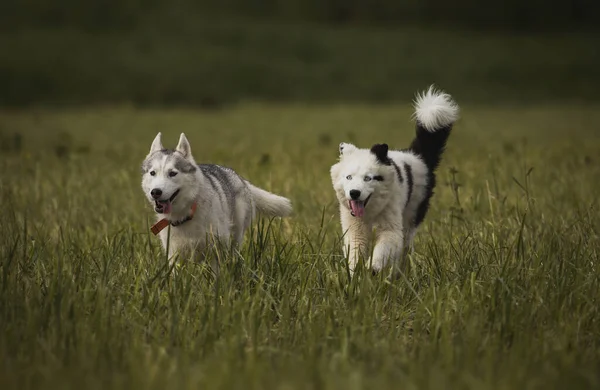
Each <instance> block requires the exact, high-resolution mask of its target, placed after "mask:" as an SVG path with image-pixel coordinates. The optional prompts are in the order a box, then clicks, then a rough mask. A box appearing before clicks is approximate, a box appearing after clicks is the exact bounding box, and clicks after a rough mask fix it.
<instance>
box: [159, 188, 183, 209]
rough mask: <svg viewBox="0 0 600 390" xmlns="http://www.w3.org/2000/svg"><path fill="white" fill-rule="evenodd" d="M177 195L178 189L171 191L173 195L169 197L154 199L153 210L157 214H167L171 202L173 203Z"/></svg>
mask: <svg viewBox="0 0 600 390" xmlns="http://www.w3.org/2000/svg"><path fill="white" fill-rule="evenodd" d="M177 195H179V190H177V191H175V192H173V195H171V197H170V198H169V199H165V200H155V201H154V211H156V212H157V213H159V214H169V213H170V212H171V203H173V200H174V199H175V197H176V196H177Z"/></svg>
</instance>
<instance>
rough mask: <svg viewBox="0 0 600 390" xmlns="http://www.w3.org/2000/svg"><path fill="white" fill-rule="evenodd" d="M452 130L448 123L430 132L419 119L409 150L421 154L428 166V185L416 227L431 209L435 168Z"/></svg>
mask: <svg viewBox="0 0 600 390" xmlns="http://www.w3.org/2000/svg"><path fill="white" fill-rule="evenodd" d="M451 130H452V125H447V126H443V127H440V128H439V129H436V130H435V131H434V132H429V131H427V130H426V129H425V128H424V127H423V126H422V125H421V124H420V123H419V122H418V121H417V126H416V137H415V139H414V140H413V141H412V143H411V144H410V147H409V149H408V151H410V152H412V153H414V154H416V155H417V156H419V157H420V158H421V159H422V160H423V162H424V163H425V165H426V166H427V186H426V187H425V194H424V196H423V200H422V201H421V204H419V207H418V208H417V214H416V216H415V227H417V226H419V225H420V224H421V222H423V220H424V219H425V216H426V215H427V211H428V210H429V204H430V201H431V197H432V196H433V189H434V188H435V185H436V177H435V170H436V169H437V167H438V166H439V164H440V161H441V159H442V154H443V153H444V150H445V148H446V141H447V140H448V137H449V136H450V132H451Z"/></svg>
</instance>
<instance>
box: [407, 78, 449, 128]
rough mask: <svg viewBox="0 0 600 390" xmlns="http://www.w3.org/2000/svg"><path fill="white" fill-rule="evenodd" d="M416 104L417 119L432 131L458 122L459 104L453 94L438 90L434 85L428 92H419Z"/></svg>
mask: <svg viewBox="0 0 600 390" xmlns="http://www.w3.org/2000/svg"><path fill="white" fill-rule="evenodd" d="M414 106H415V114H414V116H415V118H416V120H417V121H418V122H419V123H421V124H422V125H423V127H424V128H425V129H426V130H428V131H430V132H434V131H436V130H438V129H440V128H442V127H444V126H448V125H449V124H452V123H454V122H456V120H457V119H458V116H459V108H458V105H457V104H456V103H455V102H454V101H453V100H452V98H451V96H450V95H448V94H447V93H445V92H443V91H439V90H436V89H435V86H433V85H431V86H430V87H429V89H428V90H427V91H426V92H424V93H420V94H417V97H416V99H415V104H414Z"/></svg>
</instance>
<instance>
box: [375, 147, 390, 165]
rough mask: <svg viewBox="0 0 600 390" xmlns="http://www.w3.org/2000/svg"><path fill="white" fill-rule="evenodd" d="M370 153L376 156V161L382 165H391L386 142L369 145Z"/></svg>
mask: <svg viewBox="0 0 600 390" xmlns="http://www.w3.org/2000/svg"><path fill="white" fill-rule="evenodd" d="M371 153H373V154H374V155H375V157H377V161H378V162H379V163H380V164H383V165H391V164H392V160H390V158H389V157H388V145H387V144H375V145H373V146H372V147H371Z"/></svg>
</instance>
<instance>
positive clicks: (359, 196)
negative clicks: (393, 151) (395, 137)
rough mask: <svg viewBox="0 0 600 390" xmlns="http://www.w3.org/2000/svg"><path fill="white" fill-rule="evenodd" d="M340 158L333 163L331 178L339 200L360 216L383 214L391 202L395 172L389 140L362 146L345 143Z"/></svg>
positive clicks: (355, 215) (341, 148)
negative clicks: (389, 150) (371, 145)
mask: <svg viewBox="0 0 600 390" xmlns="http://www.w3.org/2000/svg"><path fill="white" fill-rule="evenodd" d="M339 150H340V160H339V162H337V163H336V164H334V165H333V166H332V167H331V172H330V173H331V181H332V183H333V188H334V189H335V192H336V195H337V198H338V201H339V202H340V204H341V205H342V206H344V207H346V208H347V209H348V210H350V213H351V214H352V215H353V216H354V217H357V218H362V217H363V216H365V215H367V216H368V215H371V216H375V215H377V214H379V213H380V212H381V211H382V210H383V209H384V208H385V206H386V205H387V204H388V202H389V196H390V183H392V182H393V177H394V176H393V175H395V171H394V168H393V167H392V165H391V164H392V163H391V160H390V159H389V157H388V146H387V145H386V144H376V145H373V147H372V148H371V149H359V148H357V147H356V146H354V145H352V144H349V143H341V144H340V147H339Z"/></svg>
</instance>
